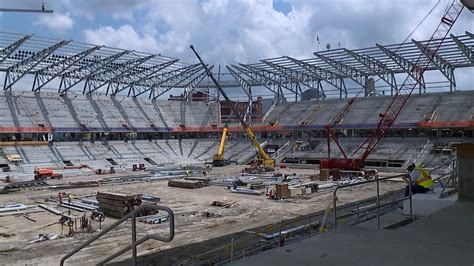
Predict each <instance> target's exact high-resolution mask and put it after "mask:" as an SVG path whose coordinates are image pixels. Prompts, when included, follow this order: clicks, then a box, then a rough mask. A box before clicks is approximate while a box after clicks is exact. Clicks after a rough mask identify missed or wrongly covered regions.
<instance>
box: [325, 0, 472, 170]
mask: <svg viewBox="0 0 474 266" xmlns="http://www.w3.org/2000/svg"><path fill="white" fill-rule="evenodd" d="M469 1H470V0H461V1H458V0H453V1H452V3H451V4H450V5H449V7H448V8H447V10H446V12H445V13H444V15H443V17H442V18H441V21H440V23H439V24H438V27H437V28H436V30H435V32H434V33H433V35H432V36H431V38H430V39H429V41H428V43H427V44H425V48H424V49H423V52H422V53H421V54H420V55H419V57H418V58H417V60H416V61H415V63H414V67H413V68H412V69H410V70H409V72H410V73H409V74H408V75H407V77H406V79H405V81H404V82H403V84H402V85H401V86H400V88H399V89H398V90H397V91H396V93H395V95H394V96H393V98H392V101H391V102H390V104H389V106H388V107H387V109H386V110H385V112H383V113H380V114H379V121H378V124H377V128H376V129H375V130H374V131H373V132H372V133H371V134H370V135H369V137H368V138H367V139H366V140H365V141H364V142H363V143H362V144H361V145H360V146H359V147H358V148H357V149H356V151H355V152H354V153H356V152H357V151H359V150H363V153H362V155H361V156H360V157H359V158H348V157H347V156H346V153H345V152H344V151H343V149H342V147H341V146H340V145H339V142H338V141H337V139H335V138H334V136H332V134H333V133H332V132H331V127H332V126H333V125H334V123H339V122H340V121H338V119H335V121H333V123H332V124H329V125H328V126H327V128H326V132H327V134H331V135H328V146H329V145H330V139H335V140H336V141H335V142H336V144H337V145H338V147H339V149H341V151H342V153H343V155H344V159H336V158H330V157H329V156H330V154H328V155H329V156H328V159H327V160H322V161H321V168H322V169H345V170H359V169H361V168H362V167H364V163H365V160H366V159H367V157H368V156H369V155H370V153H371V152H372V151H373V150H374V148H375V146H377V144H378V143H379V141H380V140H381V139H382V138H383V137H384V136H385V134H386V133H387V132H388V130H389V129H390V128H391V126H392V125H393V124H394V123H395V119H396V118H397V117H398V115H399V114H400V112H401V111H402V109H403V107H404V106H405V104H406V102H407V100H408V98H409V97H410V95H411V94H412V92H413V90H414V89H415V88H416V86H417V85H418V84H419V82H420V80H421V78H422V77H423V73H424V72H425V71H426V69H427V68H428V67H429V65H430V64H431V62H432V61H433V60H434V58H435V56H436V53H437V52H438V50H439V48H440V47H441V45H442V44H443V41H444V40H445V39H446V37H447V35H448V33H449V31H450V30H451V28H452V27H453V25H454V23H455V22H456V20H457V18H458V17H459V15H460V14H461V12H462V10H463V8H464V5H466V6H468V4H467V3H466V2H469ZM470 2H472V1H470ZM471 5H472V3H471ZM435 38H441V40H440V41H433V40H434V39H435ZM424 57H426V60H424V59H423V58H424ZM352 103H353V101H352V100H351V101H350V102H349V104H348V105H346V107H345V108H349V107H350V105H352ZM345 113H346V111H344V110H342V111H341V112H340V114H345ZM328 148H329V147H328Z"/></svg>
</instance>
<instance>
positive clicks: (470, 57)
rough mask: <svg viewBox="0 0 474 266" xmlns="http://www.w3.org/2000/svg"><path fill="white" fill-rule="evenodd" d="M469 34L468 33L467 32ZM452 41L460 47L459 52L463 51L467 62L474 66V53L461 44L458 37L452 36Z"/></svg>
mask: <svg viewBox="0 0 474 266" xmlns="http://www.w3.org/2000/svg"><path fill="white" fill-rule="evenodd" d="M466 33H468V32H466ZM451 39H452V40H453V41H454V43H455V44H456V45H457V46H458V48H459V50H460V51H461V53H462V54H463V55H464V57H465V58H466V60H467V61H468V62H469V63H471V64H474V52H473V50H472V49H470V48H469V47H468V46H467V45H465V44H464V43H463V42H461V40H459V38H458V37H456V36H454V35H452V34H451Z"/></svg>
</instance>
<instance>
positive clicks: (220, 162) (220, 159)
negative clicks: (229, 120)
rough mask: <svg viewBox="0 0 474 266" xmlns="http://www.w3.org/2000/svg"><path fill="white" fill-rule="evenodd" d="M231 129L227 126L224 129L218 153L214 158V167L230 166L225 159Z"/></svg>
mask: <svg viewBox="0 0 474 266" xmlns="http://www.w3.org/2000/svg"><path fill="white" fill-rule="evenodd" d="M228 131H229V128H228V127H227V125H226V126H225V127H224V128H223V129H222V136H221V142H220V144H219V149H218V150H217V153H216V154H214V155H213V156H212V166H225V165H228V164H229V160H226V159H225V157H224V146H225V141H226V138H227V132H228Z"/></svg>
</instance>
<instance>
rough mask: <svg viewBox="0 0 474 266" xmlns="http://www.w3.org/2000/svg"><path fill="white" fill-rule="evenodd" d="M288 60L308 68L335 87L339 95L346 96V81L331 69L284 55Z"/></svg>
mask: <svg viewBox="0 0 474 266" xmlns="http://www.w3.org/2000/svg"><path fill="white" fill-rule="evenodd" d="M285 58H287V59H288V60H290V61H292V62H293V63H295V64H297V65H299V66H301V67H303V68H304V69H306V70H308V71H309V72H311V73H313V74H315V75H316V76H317V77H319V78H320V79H321V80H324V81H325V82H327V83H328V84H330V85H332V86H334V87H335V88H336V89H338V90H339V97H340V98H341V99H342V98H347V88H346V83H345V82H344V78H343V77H342V76H341V75H338V74H335V73H333V72H331V71H328V70H326V69H323V68H321V67H318V66H315V65H312V64H309V63H307V62H303V61H301V60H298V59H295V58H292V57H289V56H285Z"/></svg>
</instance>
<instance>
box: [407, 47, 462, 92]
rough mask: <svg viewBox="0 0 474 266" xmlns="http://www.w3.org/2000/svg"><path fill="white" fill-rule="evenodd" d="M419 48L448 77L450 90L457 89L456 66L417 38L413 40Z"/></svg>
mask: <svg viewBox="0 0 474 266" xmlns="http://www.w3.org/2000/svg"><path fill="white" fill-rule="evenodd" d="M411 41H412V42H413V43H414V44H415V45H416V47H418V49H420V51H421V52H422V53H423V54H424V55H425V57H426V59H427V60H428V61H430V60H431V63H433V64H434V65H435V66H436V67H437V68H438V70H439V72H441V74H443V76H445V77H446V79H447V80H448V81H449V85H450V86H449V88H450V91H453V90H456V79H455V78H454V67H453V65H452V64H451V63H449V62H448V61H446V60H445V59H444V58H443V57H441V56H440V55H439V54H437V53H434V52H433V51H432V50H431V49H430V48H429V47H428V46H426V45H424V44H422V43H420V42H417V41H415V40H413V39H412V40H411Z"/></svg>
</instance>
